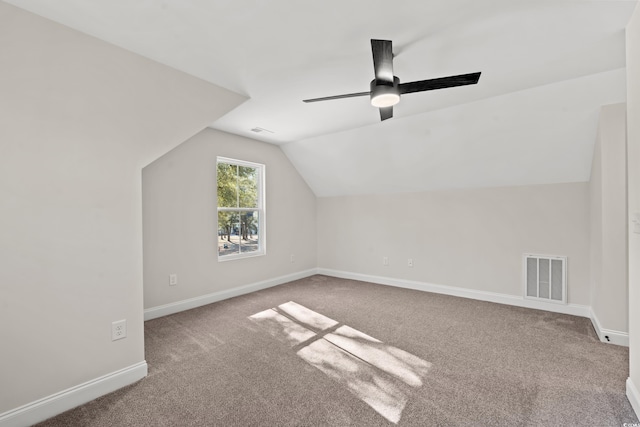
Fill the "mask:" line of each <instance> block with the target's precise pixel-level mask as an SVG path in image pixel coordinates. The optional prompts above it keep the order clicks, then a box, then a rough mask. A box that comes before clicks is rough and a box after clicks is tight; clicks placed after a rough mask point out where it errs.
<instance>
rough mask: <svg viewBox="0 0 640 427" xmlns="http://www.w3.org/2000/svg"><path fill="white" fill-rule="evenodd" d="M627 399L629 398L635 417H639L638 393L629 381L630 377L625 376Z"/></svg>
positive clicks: (639, 394)
mask: <svg viewBox="0 0 640 427" xmlns="http://www.w3.org/2000/svg"><path fill="white" fill-rule="evenodd" d="M627 399H629V403H631V407H632V408H633V410H634V411H635V413H636V417H638V418H640V393H639V392H638V388H637V387H636V386H635V384H634V383H633V381H631V377H629V378H627Z"/></svg>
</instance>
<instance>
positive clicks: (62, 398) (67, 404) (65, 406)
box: [0, 361, 147, 427]
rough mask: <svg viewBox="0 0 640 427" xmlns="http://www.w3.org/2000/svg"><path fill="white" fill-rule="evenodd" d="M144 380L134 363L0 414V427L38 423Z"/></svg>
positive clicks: (141, 366)
mask: <svg viewBox="0 0 640 427" xmlns="http://www.w3.org/2000/svg"><path fill="white" fill-rule="evenodd" d="M146 376H147V362H146V361H142V362H139V363H136V364H135V365H131V366H129V367H127V368H124V369H120V370H119V371H115V372H112V373H110V374H107V375H103V376H101V377H99V378H96V379H93V380H91V381H87V382H86V383H82V384H79V385H77V386H74V387H71V388H68V389H66V390H63V391H60V392H58V393H55V394H52V395H51V396H47V397H44V398H42V399H39V400H36V401H34V402H31V403H28V404H26V405H23V406H20V407H19V408H16V409H12V410H10V411H7V412H5V413H3V414H0V426H2V427H20V426H30V425H33V424H36V423H39V422H40V421H44V420H46V419H48V418H51V417H53V416H55V415H58V414H61V413H62V412H64V411H67V410H69V409H72V408H75V407H76V406H79V405H82V404H83V403H87V402H89V401H91V400H93V399H96V398H98V397H100V396H104V395H105V394H108V393H111V392H113V391H116V390H118V389H120V388H122V387H124V386H127V385H129V384H133V383H134V382H136V381H138V380H140V379H142V378H144V377H146Z"/></svg>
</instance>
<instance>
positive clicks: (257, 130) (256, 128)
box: [251, 126, 273, 133]
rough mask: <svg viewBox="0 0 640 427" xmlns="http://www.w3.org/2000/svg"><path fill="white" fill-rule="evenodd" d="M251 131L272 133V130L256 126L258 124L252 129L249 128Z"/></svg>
mask: <svg viewBox="0 0 640 427" xmlns="http://www.w3.org/2000/svg"><path fill="white" fill-rule="evenodd" d="M251 132H255V133H261V132H269V133H273V131H270V130H269V129H265V128H261V127H258V126H256V127H254V128H253V129H251Z"/></svg>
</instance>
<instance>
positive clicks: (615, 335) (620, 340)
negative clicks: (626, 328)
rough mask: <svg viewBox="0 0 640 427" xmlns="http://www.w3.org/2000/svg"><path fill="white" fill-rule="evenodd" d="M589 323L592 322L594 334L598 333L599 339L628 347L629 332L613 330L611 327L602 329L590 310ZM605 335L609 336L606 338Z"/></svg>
mask: <svg viewBox="0 0 640 427" xmlns="http://www.w3.org/2000/svg"><path fill="white" fill-rule="evenodd" d="M590 317H591V323H592V324H593V329H595V331H596V334H598V338H599V339H600V341H602V342H604V343H607V344H616V345H621V346H624V347H629V333H628V332H622V331H614V330H613V329H604V328H603V327H602V326H600V321H599V320H598V317H597V316H596V314H595V313H594V312H593V310H592V311H591V316H590ZM606 337H609V339H607V338H606Z"/></svg>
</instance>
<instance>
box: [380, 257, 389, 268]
mask: <svg viewBox="0 0 640 427" xmlns="http://www.w3.org/2000/svg"><path fill="white" fill-rule="evenodd" d="M382 265H386V266H388V265H389V257H386V256H383V257H382Z"/></svg>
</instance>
